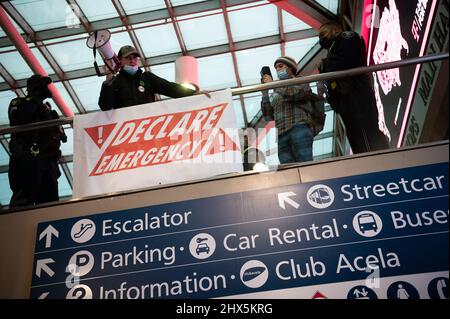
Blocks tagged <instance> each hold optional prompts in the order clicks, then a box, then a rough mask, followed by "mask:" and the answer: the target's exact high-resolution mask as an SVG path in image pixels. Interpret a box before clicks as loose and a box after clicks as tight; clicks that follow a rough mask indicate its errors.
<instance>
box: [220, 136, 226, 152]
mask: <svg viewBox="0 0 450 319" xmlns="http://www.w3.org/2000/svg"><path fill="white" fill-rule="evenodd" d="M219 143H220V151H221V152H224V151H225V137H224V136H223V133H222V132H220V133H219Z"/></svg>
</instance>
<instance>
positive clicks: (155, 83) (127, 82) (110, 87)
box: [98, 45, 204, 111]
mask: <svg viewBox="0 0 450 319" xmlns="http://www.w3.org/2000/svg"><path fill="white" fill-rule="evenodd" d="M117 57H118V58H119V60H120V63H121V64H122V68H121V70H120V72H119V74H118V75H117V76H115V77H113V75H112V74H108V75H107V79H106V81H105V82H103V85H102V90H101V92H100V98H99V101H98V104H99V106H100V108H101V109H102V110H103V111H107V110H111V109H117V108H122V107H127V106H132V105H139V104H145V103H151V102H154V101H155V94H162V95H165V96H169V97H173V98H179V97H185V96H191V95H193V94H198V93H200V92H196V91H194V90H191V89H188V88H186V87H184V86H182V85H180V84H177V83H173V82H169V81H167V80H165V79H163V78H160V77H158V76H157V75H155V74H153V73H151V72H142V70H141V69H140V68H139V65H138V63H139V53H138V52H137V51H136V49H135V48H134V47H132V46H130V45H126V46H123V47H122V48H121V49H120V51H119V53H118V54H117ZM203 93H204V92H203Z"/></svg>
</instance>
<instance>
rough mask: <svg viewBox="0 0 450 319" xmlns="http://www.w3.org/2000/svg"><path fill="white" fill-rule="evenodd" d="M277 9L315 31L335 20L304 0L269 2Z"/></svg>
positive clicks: (274, 0)
mask: <svg viewBox="0 0 450 319" xmlns="http://www.w3.org/2000/svg"><path fill="white" fill-rule="evenodd" d="M269 2H271V3H273V4H274V5H276V6H277V7H278V8H280V9H282V10H285V11H287V12H289V13H290V14H291V15H293V16H294V17H296V18H298V19H300V20H302V21H303V22H304V23H306V24H307V25H309V26H311V27H312V28H313V29H315V30H319V28H320V26H321V25H322V24H324V23H326V22H328V21H330V20H333V19H336V16H334V15H333V14H331V12H329V11H327V10H323V7H321V6H320V5H317V4H316V3H315V2H313V1H305V0H269Z"/></svg>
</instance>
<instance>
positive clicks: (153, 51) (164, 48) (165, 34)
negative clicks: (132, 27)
mask: <svg viewBox="0 0 450 319" xmlns="http://www.w3.org/2000/svg"><path fill="white" fill-rule="evenodd" d="M135 33H136V36H137V37H138V39H139V42H140V43H141V47H142V50H143V51H144V54H145V56H146V57H152V56H158V55H164V54H170V53H176V52H181V49H180V45H179V43H178V40H177V36H176V34H175V30H174V28H173V25H172V24H171V23H167V24H163V25H158V26H154V27H148V28H145V29H139V30H136V31H135ZM155 39H157V41H155Z"/></svg>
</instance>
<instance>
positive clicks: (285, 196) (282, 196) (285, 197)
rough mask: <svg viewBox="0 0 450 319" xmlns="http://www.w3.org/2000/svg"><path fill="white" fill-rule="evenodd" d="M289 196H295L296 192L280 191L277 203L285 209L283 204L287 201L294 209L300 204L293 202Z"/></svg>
mask: <svg viewBox="0 0 450 319" xmlns="http://www.w3.org/2000/svg"><path fill="white" fill-rule="evenodd" d="M290 196H296V194H295V193H293V192H287V193H280V194H278V205H280V207H281V208H283V209H286V206H285V205H284V204H285V203H288V204H289V205H291V206H292V207H294V208H295V209H297V208H299V207H300V205H299V204H298V203H297V202H295V201H293V200H292V199H290V198H289V197H290Z"/></svg>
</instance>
